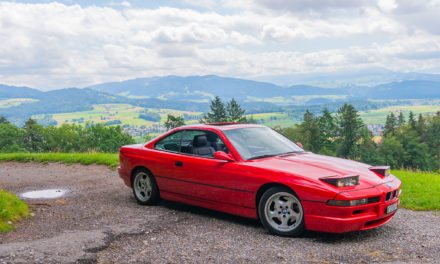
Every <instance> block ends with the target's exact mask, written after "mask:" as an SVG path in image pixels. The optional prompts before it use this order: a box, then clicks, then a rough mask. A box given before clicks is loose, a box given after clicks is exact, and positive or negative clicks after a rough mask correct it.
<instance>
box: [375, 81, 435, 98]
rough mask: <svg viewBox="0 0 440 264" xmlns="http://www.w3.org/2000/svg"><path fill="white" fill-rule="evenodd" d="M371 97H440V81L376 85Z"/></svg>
mask: <svg viewBox="0 0 440 264" xmlns="http://www.w3.org/2000/svg"><path fill="white" fill-rule="evenodd" d="M369 94H370V95H369V98H371V99H424V98H440V82H434V81H419V80H414V81H412V80H410V81H402V82H393V83H387V84H383V85H378V86H376V87H374V88H373V89H372V90H370V92H369Z"/></svg>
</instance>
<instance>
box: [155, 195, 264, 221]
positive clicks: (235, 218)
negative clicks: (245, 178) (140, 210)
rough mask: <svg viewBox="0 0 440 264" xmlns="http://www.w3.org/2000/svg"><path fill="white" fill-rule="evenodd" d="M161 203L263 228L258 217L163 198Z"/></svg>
mask: <svg viewBox="0 0 440 264" xmlns="http://www.w3.org/2000/svg"><path fill="white" fill-rule="evenodd" d="M159 205H160V206H163V207H165V208H168V209H171V210H175V211H179V212H185V213H191V214H196V215H199V216H205V217H209V218H215V219H217V220H222V221H227V222H231V223H235V224H240V225H243V226H253V227H261V228H263V226H262V225H261V224H260V222H259V221H258V220H256V219H251V218H246V217H241V216H237V215H232V214H228V213H223V212H219V211H215V210H211V209H207V208H203V207H198V206H193V205H189V204H183V203H178V202H173V201H167V200H162V201H161V202H160V204H159Z"/></svg>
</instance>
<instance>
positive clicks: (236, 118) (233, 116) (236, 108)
mask: <svg viewBox="0 0 440 264" xmlns="http://www.w3.org/2000/svg"><path fill="white" fill-rule="evenodd" d="M226 112H227V122H233V123H245V122H246V117H245V116H243V114H244V112H245V110H243V109H241V107H240V105H239V104H238V103H237V101H235V99H234V98H232V99H231V101H229V102H228V103H227V105H226Z"/></svg>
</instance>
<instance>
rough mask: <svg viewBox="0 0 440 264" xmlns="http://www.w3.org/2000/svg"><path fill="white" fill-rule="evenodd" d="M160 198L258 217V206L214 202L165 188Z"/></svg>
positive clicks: (248, 216)
mask: <svg viewBox="0 0 440 264" xmlns="http://www.w3.org/2000/svg"><path fill="white" fill-rule="evenodd" d="M160 198H162V199H165V200H170V201H174V202H179V203H184V204H190V205H195V206H199V207H203V208H208V209H212V210H215V211H220V212H224V213H228V214H234V215H238V216H243V217H247V218H253V219H257V218H258V217H257V210H256V208H249V207H241V206H236V205H229V204H224V203H219V202H213V201H206V200H202V199H198V198H194V197H189V196H183V195H180V194H176V193H172V192H165V191H163V190H161V191H160Z"/></svg>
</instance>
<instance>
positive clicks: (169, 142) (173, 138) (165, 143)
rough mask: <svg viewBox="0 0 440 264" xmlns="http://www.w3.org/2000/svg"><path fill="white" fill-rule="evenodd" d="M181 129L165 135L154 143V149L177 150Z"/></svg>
mask: <svg viewBox="0 0 440 264" xmlns="http://www.w3.org/2000/svg"><path fill="white" fill-rule="evenodd" d="M182 134H183V131H179V132H176V133H173V134H171V135H169V136H166V137H164V138H162V139H161V140H159V141H158V142H156V144H154V148H155V149H160V150H167V151H173V152H178V151H179V146H180V141H181V139H182Z"/></svg>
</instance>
